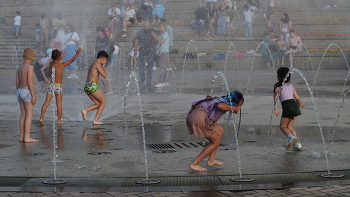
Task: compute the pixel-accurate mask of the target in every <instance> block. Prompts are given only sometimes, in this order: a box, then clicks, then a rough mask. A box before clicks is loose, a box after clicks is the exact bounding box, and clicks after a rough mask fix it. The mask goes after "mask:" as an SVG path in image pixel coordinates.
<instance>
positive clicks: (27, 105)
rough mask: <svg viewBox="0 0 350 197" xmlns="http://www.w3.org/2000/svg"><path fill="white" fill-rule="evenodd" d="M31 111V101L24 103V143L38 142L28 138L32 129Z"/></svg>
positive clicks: (32, 106) (32, 107)
mask: <svg viewBox="0 0 350 197" xmlns="http://www.w3.org/2000/svg"><path fill="white" fill-rule="evenodd" d="M33 109H34V105H33V103H32V101H28V102H24V111H25V118H24V139H23V141H24V142H38V140H35V139H33V138H30V128H31V127H32V118H33Z"/></svg>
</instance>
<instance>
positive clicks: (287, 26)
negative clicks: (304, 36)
mask: <svg viewBox="0 0 350 197" xmlns="http://www.w3.org/2000/svg"><path fill="white" fill-rule="evenodd" d="M291 29H292V21H291V20H290V19H289V16H288V14H287V13H283V14H282V18H281V21H280V32H281V34H283V35H284V42H286V43H288V39H289V36H290V34H289V31H290V30H291Z"/></svg>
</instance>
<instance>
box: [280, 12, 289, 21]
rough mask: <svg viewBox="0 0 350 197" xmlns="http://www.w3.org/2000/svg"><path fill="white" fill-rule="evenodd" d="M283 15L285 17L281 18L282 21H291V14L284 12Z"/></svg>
mask: <svg viewBox="0 0 350 197" xmlns="http://www.w3.org/2000/svg"><path fill="white" fill-rule="evenodd" d="M283 15H284V19H281V21H282V22H284V23H289V16H288V14H287V13H283Z"/></svg>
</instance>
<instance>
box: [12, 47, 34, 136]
mask: <svg viewBox="0 0 350 197" xmlns="http://www.w3.org/2000/svg"><path fill="white" fill-rule="evenodd" d="M34 56H35V52H34V50H33V49H32V48H26V49H25V50H24V53H23V59H24V61H23V63H22V64H21V65H20V66H19V67H18V69H17V73H16V89H17V98H18V102H19V105H20V109H21V118H20V119H19V130H20V135H19V141H20V142H32V143H33V142H38V140H35V139H33V138H31V137H30V128H31V126H32V118H33V109H34V105H35V103H36V96H35V91H34V67H33V66H32V65H30V63H32V62H33V61H34Z"/></svg>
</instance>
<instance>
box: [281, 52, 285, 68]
mask: <svg viewBox="0 0 350 197" xmlns="http://www.w3.org/2000/svg"><path fill="white" fill-rule="evenodd" d="M281 59H282V60H281V61H282V62H281V66H283V65H284V55H282V57H281Z"/></svg>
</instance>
